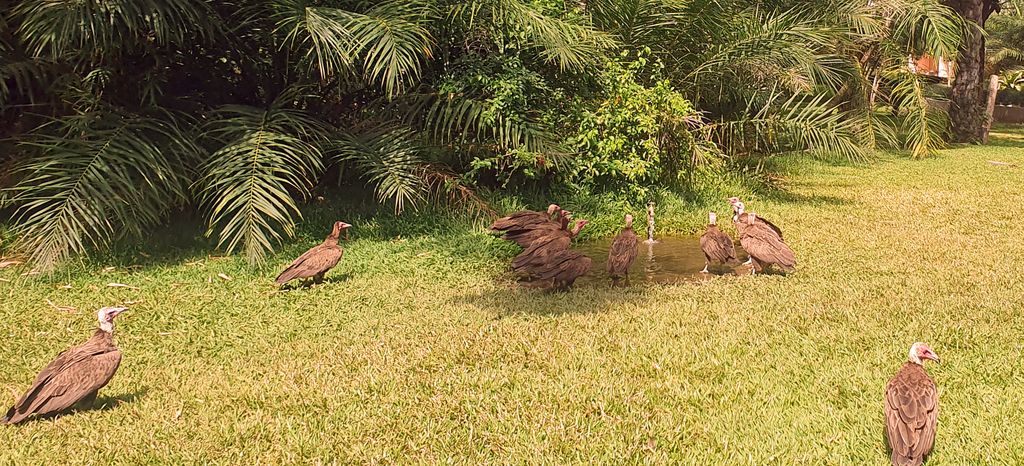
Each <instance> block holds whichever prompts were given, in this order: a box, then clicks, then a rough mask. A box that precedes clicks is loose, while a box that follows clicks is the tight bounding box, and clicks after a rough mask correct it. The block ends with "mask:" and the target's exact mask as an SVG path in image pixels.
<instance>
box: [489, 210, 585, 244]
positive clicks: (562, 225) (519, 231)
mask: <svg viewBox="0 0 1024 466" xmlns="http://www.w3.org/2000/svg"><path fill="white" fill-rule="evenodd" d="M571 218H572V212H569V211H568V210H560V211H558V221H557V222H556V221H554V220H548V221H544V222H540V223H535V224H533V225H532V226H529V227H527V228H515V229H511V230H506V232H505V239H506V240H508V241H511V242H513V243H516V244H518V245H519V246H520V247H523V248H528V247H530V245H531V244H533V242H534V241H537V240H538V239H540V238H542V237H544V236H546V235H548V234H550V233H553V232H559V231H561V233H568V228H569V219H571Z"/></svg>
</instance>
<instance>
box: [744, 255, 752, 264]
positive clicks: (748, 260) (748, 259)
mask: <svg viewBox="0 0 1024 466" xmlns="http://www.w3.org/2000/svg"><path fill="white" fill-rule="evenodd" d="M753 262H754V258H753V257H750V256H747V261H746V262H744V263H743V265H750V264H752V263H753Z"/></svg>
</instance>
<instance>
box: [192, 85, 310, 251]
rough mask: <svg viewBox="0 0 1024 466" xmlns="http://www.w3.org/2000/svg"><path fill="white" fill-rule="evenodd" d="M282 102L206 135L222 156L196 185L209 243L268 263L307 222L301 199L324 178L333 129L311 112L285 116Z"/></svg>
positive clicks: (232, 112)
mask: <svg viewBox="0 0 1024 466" xmlns="http://www.w3.org/2000/svg"><path fill="white" fill-rule="evenodd" d="M290 100H291V97H290V96H282V97H281V98H279V99H278V100H277V101H275V102H274V103H273V104H272V105H271V106H270V107H269V108H255V107H249V106H240V105H230V106H225V107H222V108H220V109H218V110H217V111H216V112H215V113H214V115H213V116H212V118H211V121H210V123H208V124H207V125H206V127H205V130H204V134H205V136H206V137H208V138H210V139H212V140H213V141H216V142H217V143H218V144H219V145H220V148H219V149H217V150H216V151H215V152H214V153H213V154H212V155H211V156H210V159H209V161H208V162H207V163H206V164H205V165H204V166H203V167H202V177H201V179H200V180H199V182H198V184H197V188H198V190H199V198H200V202H201V205H202V208H203V210H205V212H206V216H207V221H208V224H209V228H208V230H207V233H206V234H207V236H215V237H216V238H217V244H218V247H221V248H224V249H225V250H227V251H228V252H234V251H236V250H241V251H242V252H243V254H244V255H245V257H246V259H247V260H248V261H249V262H250V263H253V264H257V263H261V262H263V260H264V259H265V258H266V254H267V253H268V252H270V251H271V250H272V249H273V245H274V243H275V242H277V241H280V240H281V239H282V238H284V237H289V238H290V237H292V236H293V235H294V233H295V220H296V218H299V217H301V214H300V212H299V209H298V206H297V205H296V203H295V199H294V196H296V195H297V196H300V197H306V196H308V195H309V192H310V190H311V188H312V186H313V183H314V181H315V180H316V178H317V177H318V176H319V175H320V173H321V172H322V170H323V154H322V152H321V149H320V143H321V142H322V141H323V140H325V138H326V135H327V134H328V133H329V131H330V130H329V128H328V127H327V126H326V125H325V124H323V123H321V122H320V121H318V120H316V119H315V118H313V117H312V116H311V115H309V114H308V113H306V112H303V111H300V110H294V109H290V108H286V107H285V104H286V103H288V102H290Z"/></svg>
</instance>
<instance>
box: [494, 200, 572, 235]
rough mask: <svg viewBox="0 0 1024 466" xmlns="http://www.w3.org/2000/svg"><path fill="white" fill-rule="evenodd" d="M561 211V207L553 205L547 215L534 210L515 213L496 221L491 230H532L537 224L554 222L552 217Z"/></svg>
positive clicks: (549, 207)
mask: <svg viewBox="0 0 1024 466" xmlns="http://www.w3.org/2000/svg"><path fill="white" fill-rule="evenodd" d="M560 210H561V207H559V206H558V204H551V205H549V206H548V210H547V212H546V213H545V212H537V211H533V210H521V211H519V212H513V213H511V214H509V215H508V216H505V217H502V218H499V219H497V220H495V221H494V223H492V224H491V227H490V229H491V230H494V231H501V232H505V231H509V230H525V229H532V228H533V227H534V226H536V225H537V224H541V223H544V222H550V221H553V220H552V216H553V215H555V213H556V212H558V211H560Z"/></svg>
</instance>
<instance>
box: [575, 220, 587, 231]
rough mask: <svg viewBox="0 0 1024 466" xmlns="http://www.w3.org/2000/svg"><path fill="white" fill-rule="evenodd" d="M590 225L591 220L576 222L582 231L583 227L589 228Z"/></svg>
mask: <svg viewBox="0 0 1024 466" xmlns="http://www.w3.org/2000/svg"><path fill="white" fill-rule="evenodd" d="M588 223H590V220H577V221H576V228H579V229H580V230H582V229H583V227H585V226H587V224H588Z"/></svg>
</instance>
